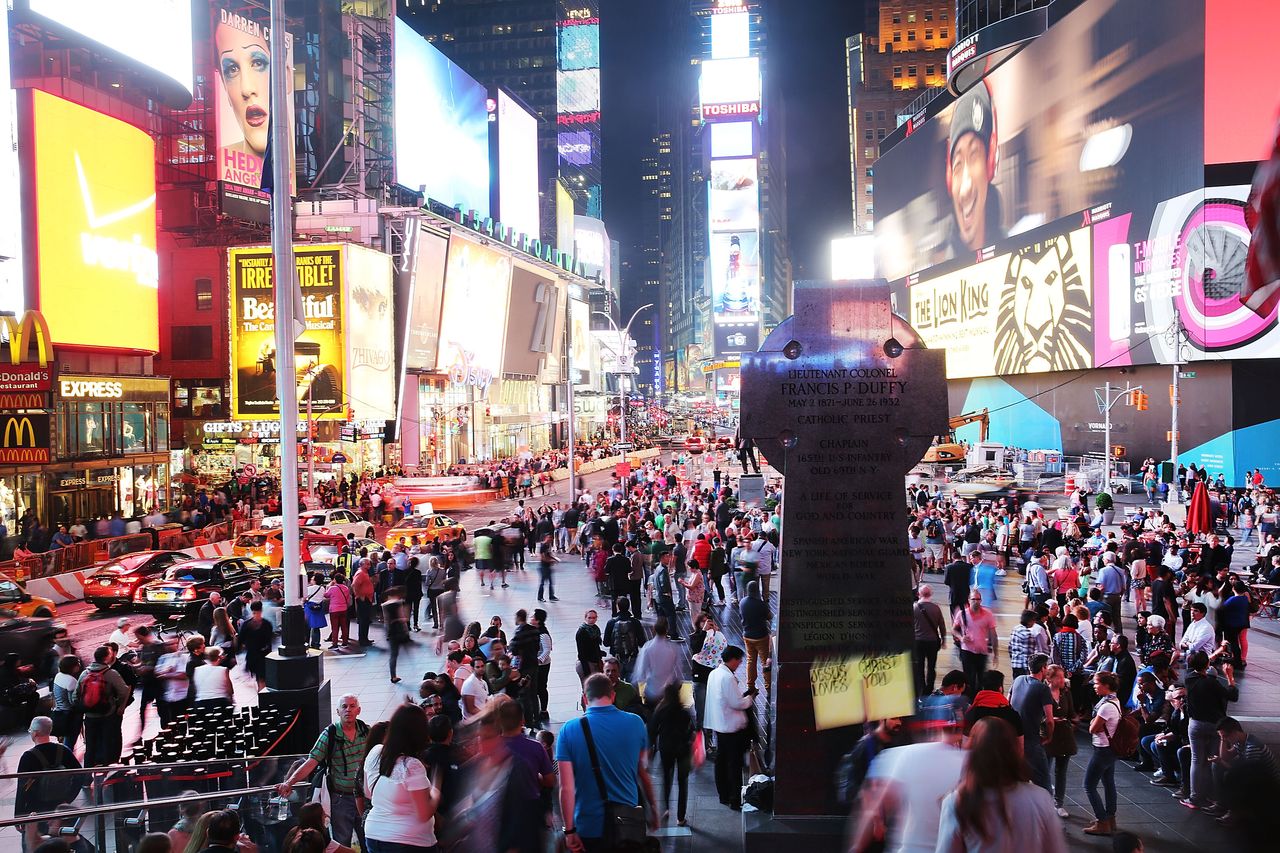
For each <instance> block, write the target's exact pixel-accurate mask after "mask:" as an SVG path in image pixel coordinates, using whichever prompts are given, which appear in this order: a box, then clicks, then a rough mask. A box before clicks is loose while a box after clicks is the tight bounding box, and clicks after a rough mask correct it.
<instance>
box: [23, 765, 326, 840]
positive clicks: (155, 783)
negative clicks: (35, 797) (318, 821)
mask: <svg viewBox="0 0 1280 853" xmlns="http://www.w3.org/2000/svg"><path fill="white" fill-rule="evenodd" d="M306 757H307V756H306V755H283V756H267V757H258V758H253V757H249V758H226V759H213V760H209V761H185V762H179V763H170V764H151V763H143V764H130V765H115V766H112V767H94V768H86V769H82V770H49V771H42V772H39V773H6V774H0V784H4V785H5V787H7V786H8V784H13V783H16V784H17V785H22V784H23V783H25V782H28V781H30V780H31V779H32V778H34V777H36V776H39V777H42V778H48V777H50V776H52V777H72V778H75V779H76V781H77V782H81V783H82V787H81V793H80V794H78V795H77V797H76V798H75V799H74V800H73V802H72V803H70V804H64V805H61V806H59V807H58V808H57V809H55V810H52V811H48V810H42V811H39V812H34V813H30V814H24V815H13V816H12V817H9V818H6V819H0V849H5V850H10V849H12V850H16V849H19V847H18V844H17V839H16V838H15V832H16V833H25V832H26V831H27V830H28V828H34V826H35V825H37V824H39V823H45V822H49V823H51V824H53V825H54V826H57V827H58V829H57V833H58V834H60V835H62V836H63V837H64V838H66V837H67V836H68V835H79V836H81V837H83V838H85V839H87V840H89V841H90V842H92V843H93V845H94V846H95V847H96V848H97V849H98V850H99V851H102V853H126V851H129V850H132V849H133V846H134V845H135V844H136V843H137V841H138V840H139V839H140V838H141V837H142V836H143V835H145V834H146V833H148V832H167V831H168V830H169V829H170V828H171V827H173V825H174V824H175V823H176V822H177V820H178V819H179V817H180V816H181V807H182V806H183V805H184V804H186V803H201V804H202V807H201V809H200V811H202V812H203V811H211V810H214V809H222V808H226V809H232V810H234V811H236V812H238V813H239V815H240V818H241V823H242V824H243V825H244V827H245V831H246V832H248V834H249V835H250V837H251V838H253V839H254V840H255V841H258V842H259V846H260V848H261V849H264V850H271V849H274V850H278V849H279V845H280V841H281V840H282V837H283V831H282V830H287V828H288V827H289V825H290V822H291V820H292V813H293V810H294V809H296V806H297V805H298V804H300V803H302V802H305V801H306V799H307V797H308V796H309V793H310V792H309V791H308V790H307V789H306V784H305V783H303V784H300V785H298V786H297V790H296V791H295V793H294V794H292V795H291V797H290V799H289V800H288V801H285V802H283V803H282V802H281V801H280V799H279V797H278V796H277V795H276V786H277V785H278V784H279V783H281V782H283V781H284V779H285V778H286V776H287V774H288V773H289V771H290V770H291V769H292V768H293V767H294V766H295V765H296V764H298V763H299V762H300V761H302V760H304V759H306ZM9 805H10V806H11V807H12V805H13V803H12V802H11V803H9ZM281 815H283V818H282V817H281ZM51 828H52V827H51ZM68 840H73V839H68Z"/></svg>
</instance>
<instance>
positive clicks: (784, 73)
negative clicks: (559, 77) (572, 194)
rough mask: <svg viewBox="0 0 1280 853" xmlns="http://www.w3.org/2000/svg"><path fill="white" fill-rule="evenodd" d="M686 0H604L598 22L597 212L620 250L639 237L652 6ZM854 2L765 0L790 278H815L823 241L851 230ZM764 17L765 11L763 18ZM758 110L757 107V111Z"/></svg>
mask: <svg viewBox="0 0 1280 853" xmlns="http://www.w3.org/2000/svg"><path fill="white" fill-rule="evenodd" d="M669 3H679V4H680V5H681V6H682V7H684V6H687V0H648V2H642V3H637V2H631V0H625V2H624V0H605V3H604V10H603V15H602V26H601V41H602V44H601V48H602V55H603V62H602V66H603V67H602V77H603V79H602V88H603V91H602V95H601V96H602V103H601V108H602V111H603V124H604V128H603V133H604V139H603V146H604V153H603V159H604V184H605V186H604V209H605V220H606V224H607V225H608V227H609V234H610V236H611V237H613V239H615V240H618V241H619V242H621V243H622V245H623V255H624V257H626V256H627V255H628V246H629V245H634V244H635V243H637V241H638V240H639V238H640V235H641V222H640V198H641V185H640V160H641V158H642V157H643V156H644V152H645V143H646V141H647V140H648V139H649V137H650V136H651V135H652V133H653V131H654V129H655V128H656V121H657V117H656V112H657V95H658V82H657V81H656V80H655V79H654V75H653V74H652V73H649V72H648V71H647V70H646V69H647V68H651V67H652V64H653V62H654V59H653V57H654V54H655V52H656V51H657V50H659V49H660V48H659V47H657V46H658V45H661V43H662V41H663V30H662V24H663V22H664V20H665V16H664V15H663V14H660V13H659V12H658V10H657V9H656V7H658V6H659V5H663V6H665V5H667V4H669ZM863 5H864V3H863V0H767V5H766V15H768V21H769V24H768V26H769V44H768V48H767V50H768V62H769V71H768V73H770V74H774V75H777V76H778V78H779V83H780V85H781V88H782V98H783V99H784V101H785V102H786V122H787V128H786V133H787V158H788V159H787V167H788V168H787V173H788V174H787V178H788V186H787V191H788V212H789V216H790V222H789V226H790V236H791V260H792V265H793V268H794V274H795V278H796V279H804V278H815V277H825V276H826V275H827V274H828V272H829V257H828V253H829V243H830V239H831V238H832V237H834V236H836V235H838V234H842V233H847V232H848V231H849V230H850V229H851V228H852V222H851V218H852V214H851V211H850V207H849V112H848V93H847V89H846V83H845V49H844V40H845V37H846V36H850V35H853V34H854V33H856V32H859V31H861V29H862V23H863ZM770 13H771V14H770ZM767 113H768V106H767V105H766V114H767Z"/></svg>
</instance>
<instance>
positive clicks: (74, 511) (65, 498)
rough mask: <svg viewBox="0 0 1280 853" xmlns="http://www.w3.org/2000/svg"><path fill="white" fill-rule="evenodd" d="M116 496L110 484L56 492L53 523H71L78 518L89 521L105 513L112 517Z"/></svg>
mask: <svg viewBox="0 0 1280 853" xmlns="http://www.w3.org/2000/svg"><path fill="white" fill-rule="evenodd" d="M114 497H115V496H114V495H112V494H111V487H110V486H105V487H102V488H94V487H92V486H89V487H87V488H80V489H77V490H75V491H73V492H54V493H53V523H54V524H66V525H70V524H73V523H75V522H76V521H77V520H78V519H83V520H84V521H85V522H86V523H89V522H92V521H93V520H94V519H95V518H98V517H99V516H104V515H105V516H107V517H108V518H110V517H111V515H112V513H114V512H115V511H116V504H115V500H114Z"/></svg>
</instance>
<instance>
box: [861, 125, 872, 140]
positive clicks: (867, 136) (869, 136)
mask: <svg viewBox="0 0 1280 853" xmlns="http://www.w3.org/2000/svg"><path fill="white" fill-rule="evenodd" d="M862 138H863V139H865V140H867V141H868V142H870V141H871V140H872V138H873V135H872V131H871V128H869V127H868V128H867V129H866V130H864V131H862Z"/></svg>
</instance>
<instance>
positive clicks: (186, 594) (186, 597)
mask: <svg viewBox="0 0 1280 853" xmlns="http://www.w3.org/2000/svg"><path fill="white" fill-rule="evenodd" d="M182 600H183V601H195V600H196V589H195V587H193V586H189V587H187V588H186V589H184V590H183V591H182Z"/></svg>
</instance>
